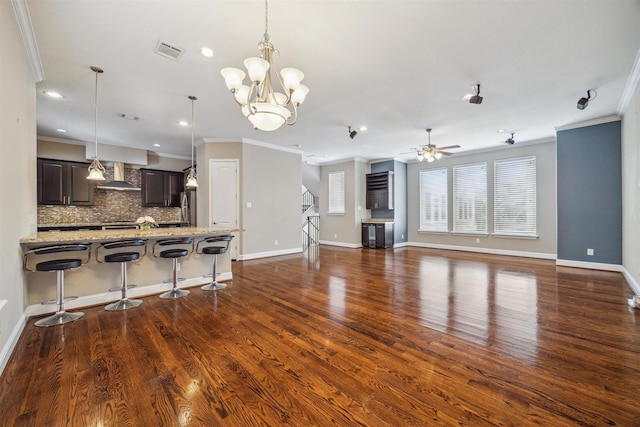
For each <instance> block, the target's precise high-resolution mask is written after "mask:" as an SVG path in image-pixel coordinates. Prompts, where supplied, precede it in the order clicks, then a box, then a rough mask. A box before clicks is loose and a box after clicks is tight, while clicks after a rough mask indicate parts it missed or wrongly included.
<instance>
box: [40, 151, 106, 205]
mask: <svg viewBox="0 0 640 427" xmlns="http://www.w3.org/2000/svg"><path fill="white" fill-rule="evenodd" d="M88 168H89V163H80V162H67V161H63V160H49V159H38V204H39V205H73V206H90V205H93V190H94V185H93V182H91V181H89V180H88V179H87V175H88V174H89V172H88V171H87V169H88Z"/></svg>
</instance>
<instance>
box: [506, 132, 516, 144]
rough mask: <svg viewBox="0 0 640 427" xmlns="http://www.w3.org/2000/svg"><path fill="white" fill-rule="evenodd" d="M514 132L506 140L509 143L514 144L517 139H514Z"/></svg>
mask: <svg viewBox="0 0 640 427" xmlns="http://www.w3.org/2000/svg"><path fill="white" fill-rule="evenodd" d="M513 135H514V134H513V132H512V133H511V137H510V138H507V139H506V140H505V141H504V142H505V143H506V144H509V145H513V144H514V143H515V142H516V141H515V140H514V139H513Z"/></svg>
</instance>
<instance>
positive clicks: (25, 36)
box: [11, 0, 44, 83]
mask: <svg viewBox="0 0 640 427" xmlns="http://www.w3.org/2000/svg"><path fill="white" fill-rule="evenodd" d="M11 5H12V6H13V12H14V14H15V15H16V22H17V23H18V27H19V28H20V34H21V35H22V41H23V42H24V48H25V51H26V52H27V57H28V58H29V64H31V71H32V72H33V78H34V80H35V81H36V83H38V82H41V81H43V80H44V68H43V67H42V61H41V60H40V51H39V50H38V44H37V43H36V36H35V33H34V32H33V24H32V23H31V15H30V14H29V6H28V5H27V1H26V0H11Z"/></svg>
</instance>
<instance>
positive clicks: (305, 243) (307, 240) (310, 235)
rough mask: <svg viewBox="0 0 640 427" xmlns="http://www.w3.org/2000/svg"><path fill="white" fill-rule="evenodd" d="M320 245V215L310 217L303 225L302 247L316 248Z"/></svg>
mask: <svg viewBox="0 0 640 427" xmlns="http://www.w3.org/2000/svg"><path fill="white" fill-rule="evenodd" d="M319 243H320V215H317V214H316V215H309V216H308V217H307V221H306V222H305V223H304V224H302V247H303V248H308V247H309V246H316V245H318V244H319Z"/></svg>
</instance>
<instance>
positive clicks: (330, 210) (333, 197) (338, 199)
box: [327, 170, 346, 215]
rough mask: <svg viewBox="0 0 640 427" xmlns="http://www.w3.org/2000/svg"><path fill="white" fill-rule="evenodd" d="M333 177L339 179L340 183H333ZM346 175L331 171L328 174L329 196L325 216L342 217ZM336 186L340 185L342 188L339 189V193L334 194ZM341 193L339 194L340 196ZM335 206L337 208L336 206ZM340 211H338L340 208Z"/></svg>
mask: <svg viewBox="0 0 640 427" xmlns="http://www.w3.org/2000/svg"><path fill="white" fill-rule="evenodd" d="M334 177H335V178H338V177H339V178H340V179H341V182H336V183H334ZM345 181H346V174H345V172H344V171H343V170H340V171H332V172H329V179H328V185H329V196H328V198H327V201H328V206H327V214H328V215H344V214H345V213H346V185H345ZM336 185H340V186H341V187H342V188H341V189H339V190H340V192H339V193H337V194H336V193H335V191H336V190H337V187H336ZM340 193H341V194H340ZM336 204H337V205H338V206H336ZM339 205H342V206H341V209H340V206H339Z"/></svg>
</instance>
